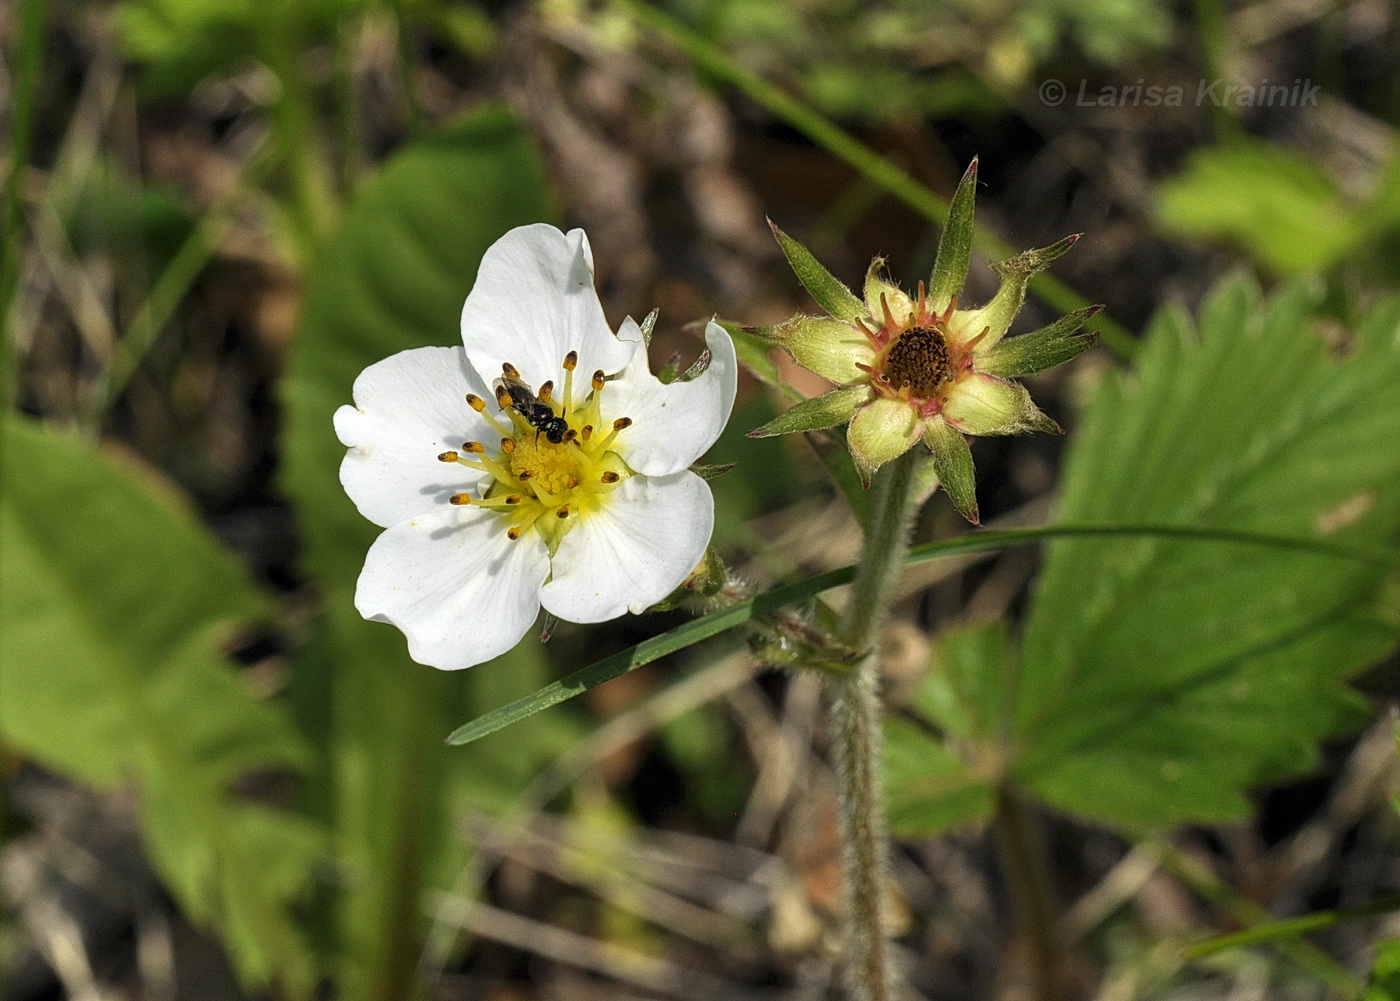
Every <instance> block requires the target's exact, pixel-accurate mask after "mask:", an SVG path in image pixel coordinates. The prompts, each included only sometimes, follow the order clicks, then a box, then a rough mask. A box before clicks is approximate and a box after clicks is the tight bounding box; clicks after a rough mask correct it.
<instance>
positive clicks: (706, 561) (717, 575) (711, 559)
mask: <svg viewBox="0 0 1400 1001" xmlns="http://www.w3.org/2000/svg"><path fill="white" fill-rule="evenodd" d="M728 581H729V568H728V567H726V566H725V564H724V557H722V556H720V554H719V550H718V549H716V548H715V547H714V546H710V547H708V548H707V549H706V550H705V555H704V557H703V558H701V560H700V565H699V566H697V567H696V568H695V569H694V570H692V571H690V576H689V577H687V578H686V579H685V580H683V581H681V583H680V586H679V587H677V588H676V589H675V590H674V591H672V592H671V593H670V594H668V595H667V596H666V597H664V598H662V599H661V600H660V601H658V602H657V603H656V604H654V605H652V606H651V607H650V608H648V609H647V611H648V612H669V611H671V610H673V609H676V608H680V607H681V606H683V605H695V604H696V603H697V600H698V601H699V604H700V607H701V608H704V607H707V606H708V607H712V606H711V605H710V603H708V602H706V601H705V600H704V599H708V598H713V597H714V596H715V595H717V594H719V592H720V590H721V589H722V588H723V587H724V585H725V584H726V583H727V582H728Z"/></svg>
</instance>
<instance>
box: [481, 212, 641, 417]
mask: <svg viewBox="0 0 1400 1001" xmlns="http://www.w3.org/2000/svg"><path fill="white" fill-rule="evenodd" d="M462 343H463V344H464V345H465V346H466V349H467V356H468V357H469V358H470V359H471V362H472V365H473V366H475V368H476V370H477V371H478V372H480V373H481V374H482V376H483V377H484V378H486V379H492V380H494V379H495V378H496V377H497V376H499V375H500V374H501V364H502V363H503V362H510V363H511V364H512V365H514V366H515V367H516V368H518V369H519V370H520V375H521V378H523V379H524V380H525V382H527V383H529V385H530V386H531V387H532V388H534V389H538V388H539V385H540V383H542V382H545V381H546V380H551V379H552V380H553V381H554V383H555V384H556V385H559V384H561V380H562V379H563V376H564V371H563V368H562V367H561V363H562V362H563V361H564V356H565V355H567V354H568V353H569V352H570V351H577V352H578V357H579V360H578V367H579V370H580V372H581V374H582V375H583V379H584V383H583V385H584V387H585V388H586V387H587V385H588V382H587V380H588V377H589V376H591V375H592V374H593V373H594V372H595V371H597V370H598V369H602V370H603V371H604V372H606V373H608V374H609V375H611V374H613V373H614V372H618V371H620V370H621V369H622V367H623V366H624V365H626V364H627V361H628V359H629V358H631V357H632V352H633V350H634V349H633V348H632V347H630V346H628V345H625V344H622V343H620V342H619V341H618V339H617V338H616V337H614V336H613V332H612V330H611V328H609V326H608V321H607V319H606V318H605V317H604V316H603V307H602V305H601V304H600V303H599V302H598V293H597V292H596V291H594V288H593V254H592V251H591V250H590V249H589V247H588V237H587V236H585V235H584V232H583V230H581V229H575V230H571V231H570V232H569V233H568V234H567V235H566V234H564V233H561V232H560V231H559V230H557V229H555V228H554V227H553V226H548V225H545V224H543V223H536V224H535V225H532V226H521V227H518V228H517V229H513V230H511V231H510V232H509V233H507V234H506V235H505V236H503V237H501V238H500V239H499V240H497V241H496V242H495V243H494V244H492V245H491V247H490V248H489V249H488V250H487V251H486V253H485V255H484V256H483V257H482V258H481V266H480V269H479V270H478V271H477V275H476V285H475V286H473V288H472V290H471V294H470V295H468V296H467V301H466V303H465V304H464V305H463V306H462Z"/></svg>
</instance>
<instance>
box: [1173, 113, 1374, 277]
mask: <svg viewBox="0 0 1400 1001" xmlns="http://www.w3.org/2000/svg"><path fill="white" fill-rule="evenodd" d="M1157 217H1158V219H1159V220H1160V222H1161V225H1162V228H1163V229H1165V230H1166V231H1167V232H1169V233H1177V234H1181V235H1184V236H1192V237H1197V238H1204V239H1211V240H1220V241H1226V242H1229V243H1231V244H1234V245H1236V246H1239V247H1241V248H1242V249H1243V250H1245V251H1246V252H1247V253H1249V254H1250V255H1251V256H1252V257H1253V258H1254V260H1256V261H1258V262H1259V264H1260V265H1262V266H1263V267H1265V268H1267V269H1269V270H1270V271H1272V272H1273V273H1275V274H1280V275H1291V274H1300V273H1303V272H1308V271H1317V270H1322V269H1326V268H1329V267H1331V266H1332V265H1334V264H1336V263H1337V262H1338V261H1340V260H1341V259H1342V258H1343V257H1344V256H1346V255H1347V254H1348V253H1350V252H1351V251H1352V250H1353V249H1355V247H1356V244H1357V241H1358V240H1359V239H1360V238H1361V237H1362V235H1363V226H1359V225H1358V223H1364V220H1360V219H1357V218H1356V215H1355V212H1354V209H1353V207H1352V206H1349V205H1348V204H1347V203H1346V202H1344V201H1343V199H1342V196H1341V194H1340V192H1339V191H1338V190H1337V187H1336V185H1335V184H1334V183H1333V182H1332V180H1331V178H1330V177H1329V176H1328V175H1327V172H1326V171H1325V170H1323V168H1322V167H1321V166H1319V165H1318V163H1317V161H1316V160H1315V159H1314V158H1311V157H1308V156H1305V155H1303V154H1301V153H1292V152H1289V151H1287V150H1284V149H1280V148H1278V147H1276V146H1273V145H1271V144H1269V143H1265V142H1263V141H1261V140H1257V139H1236V140H1234V141H1232V142H1231V143H1229V144H1228V145H1224V146H1219V147H1216V148H1214V149H1203V150H1200V151H1198V152H1196V153H1195V154H1193V155H1192V157H1191V158H1190V160H1189V161H1188V162H1187V164H1186V169H1185V170H1184V171H1183V172H1182V173H1181V174H1179V175H1178V176H1176V177H1174V178H1171V179H1170V180H1168V181H1165V182H1163V183H1162V184H1161V185H1160V186H1159V187H1158V190H1157Z"/></svg>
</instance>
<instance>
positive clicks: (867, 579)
mask: <svg viewBox="0 0 1400 1001" xmlns="http://www.w3.org/2000/svg"><path fill="white" fill-rule="evenodd" d="M914 462H915V459H914V453H913V452H906V453H905V454H904V455H902V456H900V457H899V458H898V459H895V460H894V461H893V462H890V463H888V464H887V465H885V466H883V467H881V468H880V470H879V471H878V472H877V473H876V474H875V477H874V481H873V483H872V484H871V498H870V518H869V521H868V523H867V525H866V533H865V546H864V549H863V551H862V553H861V560H860V563H859V565H858V566H857V568H856V579H855V583H854V585H853V592H854V593H853V594H852V596H851V603H850V605H849V606H848V607H847V610H846V615H845V619H844V621H843V623H842V632H843V639H844V640H845V641H846V642H847V643H848V644H849V645H850V646H851V647H853V648H855V649H857V650H863V651H866V652H865V654H864V656H862V657H861V658H860V660H859V661H858V662H857V663H856V665H855V668H854V670H852V671H851V672H850V673H849V674H844V675H831V676H829V679H828V685H827V688H828V692H829V694H830V697H831V725H832V740H833V745H834V756H835V759H836V774H837V781H838V782H839V784H840V804H839V805H840V814H841V817H840V824H841V855H842V865H843V870H844V875H845V901H846V917H845V920H846V935H845V945H846V950H847V954H846V969H847V978H848V981H849V983H850V989H851V996H852V998H854V999H856V1001H890V999H893V998H894V997H895V996H896V993H895V990H896V988H895V984H896V980H897V977H896V975H895V972H894V970H893V969H892V968H891V962H890V951H889V942H888V940H887V938H886V936H885V924H884V915H885V912H886V908H885V894H884V883H885V875H886V873H887V871H888V869H889V833H888V830H887V825H886V821H885V816H886V806H885V791H884V786H883V783H882V781H881V777H880V766H881V756H882V754H881V752H882V749H883V745H884V731H883V729H882V713H881V699H880V651H879V639H880V630H881V628H882V627H883V626H884V624H885V620H886V619H887V618H888V617H889V605H890V598H891V595H892V592H893V591H894V587H895V584H896V583H897V582H898V579H899V571H900V568H901V567H902V566H903V565H904V557H905V554H906V553H907V552H908V548H909V531H910V526H911V524H912V522H913V516H914V513H915V511H916V510H917V505H916V504H915V503H914V497H913V484H914V476H913V470H914Z"/></svg>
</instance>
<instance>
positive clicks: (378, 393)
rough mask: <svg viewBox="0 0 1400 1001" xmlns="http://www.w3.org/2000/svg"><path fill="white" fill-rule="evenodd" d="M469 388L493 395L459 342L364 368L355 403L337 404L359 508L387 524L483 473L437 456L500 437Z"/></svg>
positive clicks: (344, 469)
mask: <svg viewBox="0 0 1400 1001" xmlns="http://www.w3.org/2000/svg"><path fill="white" fill-rule="evenodd" d="M468 393H476V394H477V395H478V396H481V395H483V394H485V398H486V399H487V400H490V399H491V396H490V393H488V392H487V391H486V389H485V388H484V387H483V386H482V385H481V381H480V379H479V377H478V376H477V375H476V373H475V372H473V371H472V370H471V367H470V366H469V365H468V364H467V355H466V352H465V351H463V350H462V349H461V348H413V349H412V350H409V351H400V352H399V353H398V354H396V355H391V356H390V357H388V358H385V359H384V360H383V361H379V362H375V363H374V364H373V365H371V366H370V367H369V368H367V369H365V370H364V371H363V372H361V373H360V375H359V378H357V379H356V380H355V388H354V398H355V405H354V406H344V407H341V408H340V409H339V410H337V411H336V413H335V433H336V435H337V436H339V438H340V440H341V442H342V443H343V444H345V445H347V446H349V449H350V450H349V451H348V452H346V453H345V461H343V462H342V463H341V464H340V482H341V483H342V484H343V485H344V487H345V492H346V493H347V494H349V495H350V499H351V500H353V501H354V502H355V506H356V507H358V508H359V509H360V513H361V514H363V515H364V516H365V517H366V518H368V519H369V520H370V521H372V522H374V523H375V524H376V525H381V526H384V527H386V528H387V527H388V526H390V525H393V524H395V523H397V522H400V521H403V520H404V519H405V518H411V517H413V516H414V515H416V514H422V513H423V512H425V511H429V510H432V509H433V508H435V507H438V506H440V505H445V504H446V503H447V498H448V497H450V496H452V495H453V494H455V493H461V492H463V491H464V490H466V489H467V488H468V487H470V486H472V485H473V484H475V483H476V482H477V481H478V480H480V479H481V478H482V476H484V475H485V474H483V473H481V472H479V471H477V470H473V469H468V468H466V467H465V466H460V465H456V464H450V463H445V462H439V461H438V458H437V457H438V455H439V454H441V453H442V452H446V451H448V450H450V449H459V448H460V447H461V444H462V442H464V441H469V440H484V441H488V442H489V441H494V440H495V437H496V436H495V432H493V431H491V430H490V428H489V427H488V425H487V424H486V422H485V421H483V420H482V419H481V415H480V414H478V413H477V412H476V411H474V410H473V409H472V408H471V407H470V406H468V405H467V402H466V395H467V394H468Z"/></svg>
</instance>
